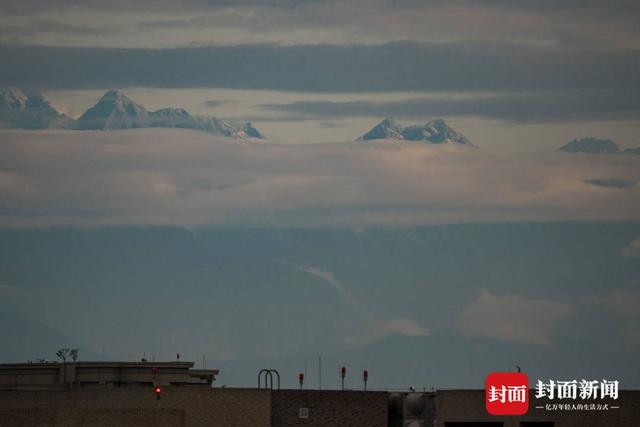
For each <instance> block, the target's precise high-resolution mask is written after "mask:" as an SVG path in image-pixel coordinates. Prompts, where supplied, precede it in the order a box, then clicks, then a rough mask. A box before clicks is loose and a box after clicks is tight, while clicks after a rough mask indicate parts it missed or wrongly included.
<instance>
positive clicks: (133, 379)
mask: <svg viewBox="0 0 640 427" xmlns="http://www.w3.org/2000/svg"><path fill="white" fill-rule="evenodd" d="M192 368H193V362H65V363H57V362H45V363H11V364H0V390H55V389H69V388H113V387H123V386H126V387H136V386H150V385H152V384H154V383H155V384H158V385H172V386H186V385H190V386H207V387H211V384H212V383H213V381H215V377H216V375H218V371H217V370H215V369H192ZM154 376H155V378H154Z"/></svg>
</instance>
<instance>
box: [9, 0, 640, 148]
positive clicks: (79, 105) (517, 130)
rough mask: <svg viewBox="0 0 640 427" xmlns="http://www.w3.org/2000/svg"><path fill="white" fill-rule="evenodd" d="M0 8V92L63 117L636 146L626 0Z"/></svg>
mask: <svg viewBox="0 0 640 427" xmlns="http://www.w3.org/2000/svg"><path fill="white" fill-rule="evenodd" d="M0 7H1V8H2V12H3V13H2V14H1V17H0V24H1V25H0V27H1V28H2V30H1V31H0V55H1V56H2V57H3V58H7V59H10V60H8V61H4V65H3V67H2V70H0V84H5V85H8V84H14V85H19V86H23V87H29V88H35V89H39V90H42V91H44V92H45V94H46V95H50V96H52V97H53V99H54V101H56V103H57V104H58V105H59V106H60V108H61V109H62V110H65V111H70V112H72V113H73V114H76V115H79V114H81V113H82V112H83V111H84V110H85V109H86V108H88V107H89V106H91V105H92V104H93V103H95V102H96V101H97V99H98V98H99V95H100V93H101V92H104V91H106V90H107V89H109V88H120V89H125V90H126V92H127V93H134V94H135V95H136V99H137V100H140V101H144V103H145V105H146V104H149V105H160V106H163V107H164V106H189V107H191V108H190V111H191V110H194V111H195V112H197V113H198V114H205V115H206V114H208V115H216V116H219V117H222V118H230V119H242V120H251V121H253V122H256V124H258V125H259V128H261V129H263V132H264V133H265V134H266V135H267V136H269V137H270V138H271V139H273V140H276V141H281V142H287V143H299V142H333V141H344V140H353V139H355V138H357V137H358V136H359V135H361V134H363V133H365V132H366V131H367V130H368V129H369V128H371V127H372V126H373V125H375V124H376V123H377V122H378V121H380V120H381V119H382V118H384V117H392V118H395V119H397V120H399V121H401V122H404V123H407V124H412V123H424V122H426V121H428V120H430V119H433V118H436V117H444V118H446V119H447V120H450V121H452V122H453V123H455V124H456V125H457V126H458V127H459V128H460V130H461V131H463V132H468V133H469V134H470V135H469V136H471V137H473V138H472V139H476V140H477V141H479V142H480V143H483V144H485V143H500V144H511V145H512V146H516V147H520V146H522V145H525V144H526V145H529V144H530V141H531V140H532V139H534V138H536V137H537V139H539V140H540V139H543V138H540V137H539V135H540V134H542V135H544V137H545V138H546V136H547V135H546V134H547V133H551V137H552V138H553V141H554V142H553V143H554V144H558V143H560V142H563V141H562V139H563V138H569V137H570V138H569V139H573V138H577V137H582V136H587V135H593V136H599V137H610V138H616V141H617V142H619V143H620V144H622V145H623V146H633V144H637V140H638V138H639V136H640V130H639V129H640V128H639V126H638V120H637V118H638V112H639V110H640V101H638V100H640V96H638V88H639V85H638V76H639V75H640V57H639V56H638V47H639V43H640V42H639V40H640V37H638V36H639V34H638V32H639V31H640V30H638V28H637V25H636V23H637V21H638V18H640V6H638V5H637V3H636V2H634V1H628V0H620V1H613V2H611V1H601V0H587V1H575V0H564V1H548V0H542V1H535V0H514V1H507V0H490V1H485V2H482V3H478V2H474V1H465V0H456V1H438V0H434V1H427V0H425V1H420V0H371V1H358V0H352V1H346V2H345V1H324V0H306V1H295V0H273V1H271V0H264V1H234V2H230V1H204V0H202V1H200V0H193V1H181V2H173V1H159V2H158V1H154V2H145V1H142V2H135V3H132V2H122V1H111V2H102V1H101V2H97V1H95V2H94V1H88V2H80V1H77V2H75V1H71V2H70V1H56V0H54V1H46V2H45V1H37V0H29V1H24V2H23V1H20V2H18V1H15V2H14V1H7V2H3V4H2V6H0ZM88 57H89V58H91V61H87V60H86V58H88ZM169 89H171V90H169ZM178 89H181V90H182V91H177V90H178ZM165 90H166V91H165ZM173 90H176V91H173ZM85 91H88V92H91V91H93V92H91V94H89V93H87V92H85ZM138 95H141V96H138ZM489 129H490V130H489ZM494 129H495V130H496V132H492V131H493V130H494ZM488 133H489V134H491V135H492V136H491V137H487V134H488ZM565 135H566V136H565ZM540 142H541V143H544V141H540Z"/></svg>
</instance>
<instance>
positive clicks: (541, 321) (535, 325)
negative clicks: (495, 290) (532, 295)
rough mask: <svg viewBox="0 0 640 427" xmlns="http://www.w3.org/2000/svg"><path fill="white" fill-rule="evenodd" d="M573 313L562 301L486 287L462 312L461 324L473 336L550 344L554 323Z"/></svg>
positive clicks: (465, 331) (458, 322) (459, 324)
mask: <svg viewBox="0 0 640 427" xmlns="http://www.w3.org/2000/svg"><path fill="white" fill-rule="evenodd" d="M571 313H572V309H571V307H570V306H568V305H567V304H564V303H561V302H558V301H546V300H538V299H528V298H523V297H521V296H519V295H504V296H498V295H493V294H492V293H490V292H487V291H483V292H482V293H481V294H480V296H479V297H478V298H477V299H476V300H475V301H474V302H472V303H471V304H470V305H469V306H468V307H466V308H465V309H464V310H463V311H462V312H461V313H460V316H459V317H458V319H457V325H458V327H459V328H460V329H461V330H462V331H463V332H464V333H466V334H468V335H470V336H480V337H491V338H497V339H502V340H510V341H523V342H530V343H535V344H544V345H548V344H550V343H551V335H550V334H551V331H552V329H553V325H554V323H555V322H556V321H558V320H560V319H562V318H563V317H566V316H568V315H569V314H571Z"/></svg>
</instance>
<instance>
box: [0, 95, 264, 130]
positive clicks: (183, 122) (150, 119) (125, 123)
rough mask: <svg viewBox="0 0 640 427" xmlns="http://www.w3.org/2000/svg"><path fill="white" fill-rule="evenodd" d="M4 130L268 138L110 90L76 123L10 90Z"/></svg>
mask: <svg viewBox="0 0 640 427" xmlns="http://www.w3.org/2000/svg"><path fill="white" fill-rule="evenodd" d="M0 127H4V128H18V129H76V130H111V129H138V128H149V127H162V128H182V129H195V130H201V131H204V132H208V133H213V134H216V135H221V136H227V137H231V138H236V139H248V138H257V139H263V138H264V136H263V135H262V134H261V133H260V132H259V131H258V130H257V129H256V128H255V127H254V126H253V125H252V124H251V123H250V122H244V123H235V122H231V121H226V120H220V119H217V118H215V117H200V116H192V115H191V114H190V113H189V112H188V111H186V110H185V109H183V108H162V109H160V110H157V111H148V110H147V109H146V108H145V107H144V106H142V105H140V104H137V103H135V102H134V101H133V100H131V99H130V98H129V97H127V96H126V95H124V94H123V93H122V92H120V91H119V90H114V89H112V90H109V91H107V92H106V93H105V94H104V95H103V96H102V97H101V98H100V99H99V100H98V102H97V103H96V104H95V105H94V106H92V107H91V108H89V109H88V110H87V111H85V112H84V113H83V114H82V115H81V116H80V117H79V118H78V119H77V120H74V119H72V118H70V117H68V116H66V115H64V114H62V113H60V112H58V111H57V110H56V109H55V108H53V107H52V106H51V104H50V103H49V102H48V101H46V100H45V99H44V97H43V96H42V95H40V94H30V95H27V94H25V93H24V92H22V91H21V90H20V89H18V88H15V87H9V88H6V89H4V90H3V91H2V92H0Z"/></svg>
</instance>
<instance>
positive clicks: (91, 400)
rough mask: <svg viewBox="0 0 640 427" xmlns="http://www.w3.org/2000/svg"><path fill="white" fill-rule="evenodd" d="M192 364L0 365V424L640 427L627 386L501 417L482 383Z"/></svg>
mask: <svg viewBox="0 0 640 427" xmlns="http://www.w3.org/2000/svg"><path fill="white" fill-rule="evenodd" d="M192 367H193V364H192V363H190V362H168V363H155V362H136V363H111V362H99V363H89V362H82V363H80V362H79V363H64V364H62V363H43V364H19V365H0V427H80V426H82V427H201V426H202V427H205V426H206V427H209V426H223V427H234V426H243V427H244V426H250V427H253V426H256V427H261V426H264V427H267V426H322V427H324V426H326V427H339V426H345V427H347V426H349V427H360V426H362V427H386V426H392V427H396V426H397V427H573V426H576V427H577V426H585V427H591V426H629V427H634V426H640V391H621V392H620V397H619V399H617V400H616V406H617V408H616V409H613V408H609V409H607V410H597V411H589V410H580V411H578V410H549V409H546V408H542V409H536V408H535V407H536V406H540V405H542V406H543V402H538V401H536V400H535V399H534V398H532V399H531V402H530V405H529V412H528V413H527V414H525V415H523V416H517V417H515V416H514V417H510V416H509V417H495V416H491V415H489V414H488V413H487V412H486V410H485V406H484V399H485V392H484V390H443V391H436V392H431V393H428V392H426V393H420V392H411V393H396V392H392V393H390V392H384V391H366V392H365V391H330V390H271V389H232V388H212V382H213V380H214V379H215V376H216V375H217V374H218V372H217V371H215V370H194V369H192ZM154 376H155V378H154ZM154 385H155V386H157V387H160V389H161V392H160V393H159V396H158V395H156V389H155V387H154ZM532 395H533V393H532ZM158 397H159V398H158Z"/></svg>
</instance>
